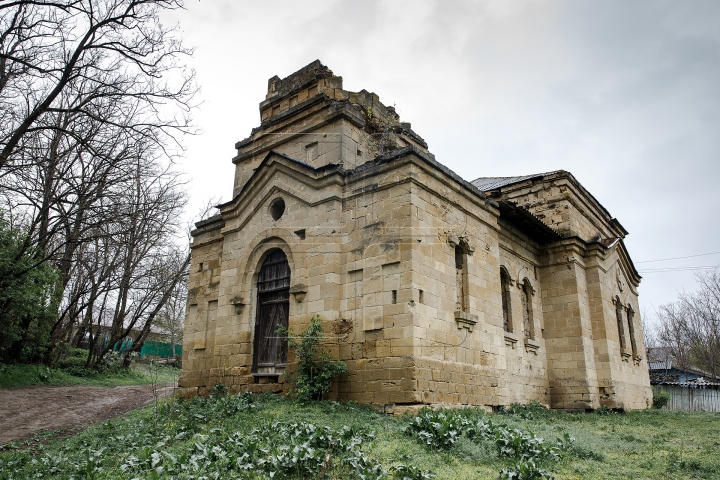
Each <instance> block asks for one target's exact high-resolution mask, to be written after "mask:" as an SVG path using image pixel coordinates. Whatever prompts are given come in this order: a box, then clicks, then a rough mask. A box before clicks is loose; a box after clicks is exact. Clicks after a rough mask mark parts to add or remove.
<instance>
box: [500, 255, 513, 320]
mask: <svg viewBox="0 0 720 480" xmlns="http://www.w3.org/2000/svg"><path fill="white" fill-rule="evenodd" d="M510 284H511V280H510V275H509V274H508V272H507V270H505V267H500V295H501V297H502V312H503V330H505V331H506V332H511V333H512V331H513V325H512V304H511V301H510Z"/></svg>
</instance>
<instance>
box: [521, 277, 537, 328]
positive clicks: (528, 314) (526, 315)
mask: <svg viewBox="0 0 720 480" xmlns="http://www.w3.org/2000/svg"><path fill="white" fill-rule="evenodd" d="M532 292H533V288H532V285H530V280H528V279H527V278H526V279H525V280H523V283H522V295H521V298H522V308H523V329H524V330H525V338H529V339H530V340H535V326H534V324H533V311H532Z"/></svg>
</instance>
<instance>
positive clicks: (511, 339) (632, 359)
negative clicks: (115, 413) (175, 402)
mask: <svg viewBox="0 0 720 480" xmlns="http://www.w3.org/2000/svg"><path fill="white" fill-rule="evenodd" d="M260 119H261V123H260V126H259V127H257V128H254V129H253V130H252V132H251V134H250V136H249V137H248V138H246V139H245V140H242V141H239V142H237V143H236V144H235V148H236V149H237V155H236V156H235V157H234V158H233V160H232V161H233V163H234V164H235V181H234V189H233V197H232V200H230V201H229V202H227V203H224V204H222V205H219V206H218V210H219V213H218V214H217V215H214V216H212V217H210V218H207V219H206V220H203V221H201V222H198V223H197V224H196V229H195V230H194V231H193V241H192V262H191V267H190V278H189V292H188V306H187V316H186V322H185V333H184V340H183V341H184V345H183V362H182V365H183V367H182V368H183V370H182V374H181V376H180V380H179V385H180V387H179V388H180V391H181V392H182V393H183V394H185V395H196V394H199V395H204V394H207V393H209V391H210V390H211V389H212V388H213V386H215V385H216V384H218V383H222V384H224V385H226V386H228V387H229V388H230V390H231V391H233V392H237V391H251V392H267V391H269V392H283V391H287V389H288V384H287V382H286V381H285V378H284V377H283V373H284V372H285V370H286V369H287V368H290V369H292V362H293V358H292V352H288V347H287V341H286V339H285V338H283V337H282V336H280V335H278V333H277V327H278V326H280V325H282V326H286V327H289V328H290V329H292V330H293V331H294V332H301V331H303V330H304V329H305V328H307V326H308V325H309V323H310V319H311V318H312V317H314V316H319V317H320V319H321V321H322V325H323V327H324V331H325V338H324V339H323V347H324V348H325V349H326V350H327V351H329V352H330V353H332V354H333V355H335V356H336V357H338V358H340V359H341V360H343V361H344V362H346V364H347V366H348V372H347V373H346V374H343V375H341V376H339V378H338V379H337V381H336V382H335V383H334V384H333V386H332V389H331V392H330V393H329V397H330V398H336V399H339V400H343V401H347V400H353V401H356V402H361V403H368V404H373V405H375V406H376V407H377V408H380V409H382V410H384V411H386V412H388V413H395V414H398V413H401V412H404V411H413V410H414V409H417V408H419V407H420V406H422V405H438V404H441V405H448V406H450V405H453V406H458V405H477V406H481V407H485V408H492V407H497V406H501V405H509V404H511V403H528V402H530V401H533V400H536V401H538V402H541V403H543V404H545V405H547V406H549V407H551V408H555V409H565V410H572V411H585V410H592V409H596V408H598V407H600V406H601V405H604V406H607V407H609V408H617V409H626V410H627V409H640V408H646V407H647V406H648V405H649V404H651V403H652V392H651V389H650V380H649V376H648V365H647V360H646V359H645V358H644V352H645V349H644V345H643V335H642V323H641V319H640V315H639V313H638V312H639V307H638V292H637V287H638V285H639V283H640V276H639V275H638V273H637V270H636V269H635V267H634V266H633V262H632V260H631V258H630V255H629V253H628V251H627V249H626V248H625V244H624V242H623V239H624V238H625V236H626V235H627V234H628V232H627V231H626V230H625V229H624V228H623V226H622V225H621V224H620V222H619V221H618V220H617V219H616V218H614V217H613V216H612V215H611V214H610V213H609V212H608V211H607V210H606V209H605V208H604V207H603V206H602V205H601V204H600V202H598V200H597V199H595V197H593V196H592V195H591V194H590V193H589V192H588V191H587V190H586V189H585V188H583V186H582V185H581V184H580V183H579V182H578V181H577V180H576V179H575V177H573V175H572V174H570V173H569V172H567V171H564V170H557V171H554V172H546V173H537V174H533V175H525V176H520V177H493V178H486V177H481V178H478V179H475V180H472V181H467V180H464V179H462V178H460V177H459V176H458V175H457V174H455V173H454V172H453V171H451V170H450V169H448V168H447V167H445V166H444V165H442V164H441V163H440V162H438V161H437V160H436V159H435V156H434V155H433V154H432V153H430V151H429V150H428V146H427V144H426V143H425V141H424V140H423V139H422V137H420V136H419V135H418V134H417V133H415V132H414V131H413V130H412V128H411V125H410V123H406V122H402V121H401V120H400V118H399V116H398V114H397V113H396V111H395V109H394V108H393V107H389V106H385V105H383V103H381V102H380V99H379V98H378V96H377V95H376V94H374V93H370V92H367V91H365V90H361V91H360V92H350V91H346V90H343V88H342V77H339V76H336V75H334V74H333V72H332V71H331V70H330V69H328V68H327V67H326V66H324V65H322V64H321V63H320V62H319V61H315V62H313V63H311V64H309V65H307V66H306V67H304V68H302V69H301V70H299V71H297V72H295V73H293V74H292V75H290V76H288V77H285V78H282V79H281V78H278V77H277V76H275V77H272V78H271V79H270V80H269V81H268V91H267V96H266V98H265V100H264V101H262V102H261V103H260ZM478 173H481V172H478Z"/></svg>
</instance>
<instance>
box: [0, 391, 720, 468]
mask: <svg viewBox="0 0 720 480" xmlns="http://www.w3.org/2000/svg"><path fill="white" fill-rule="evenodd" d="M458 415H460V417H461V418H464V419H466V420H467V421H468V422H477V421H482V422H487V420H488V419H490V420H491V421H492V422H493V423H494V424H496V425H503V426H504V428H507V429H513V428H516V429H519V430H522V431H523V432H526V433H527V432H532V433H533V434H534V435H535V436H536V437H543V438H544V439H545V440H544V442H546V443H547V444H548V445H549V444H551V443H552V444H553V445H554V442H555V439H557V438H561V437H563V436H565V434H569V435H570V436H572V437H574V439H575V440H574V442H572V444H571V445H570V446H569V448H567V449H566V450H565V451H564V452H563V453H561V455H560V459H559V461H548V462H544V463H541V465H540V466H541V467H542V468H543V469H545V470H548V471H550V472H552V474H553V475H554V476H555V478H556V479H581V478H583V479H584V478H590V479H595V478H618V479H620V478H623V479H627V478H631V479H633V480H639V479H658V478H663V479H685V478H698V479H715V478H720V455H719V454H720V438H718V435H717V433H718V431H720V414H712V413H687V412H668V411H657V410H648V411H642V412H632V413H628V414H617V413H608V412H601V413H593V414H566V413H555V412H549V411H545V410H542V409H537V408H534V409H522V408H520V409H514V411H513V412H511V413H510V414H496V415H484V414H483V413H482V412H480V411H477V410H466V411H463V412H461V413H460V414H458ZM409 421H410V419H409V418H400V419H397V418H392V417H388V416H385V415H381V414H377V413H375V412H373V411H372V410H370V409H369V408H367V407H364V406H360V405H356V404H341V403H335V402H311V403H307V404H301V403H298V402H296V401H292V400H288V399H284V398H275V397H268V396H266V397H253V396H247V395H245V396H231V395H217V396H215V397H213V398H199V399H194V400H193V401H189V402H180V401H176V400H165V401H163V402H161V403H159V404H158V405H155V406H151V407H148V408H145V409H143V410H138V411H134V412H131V413H129V414H127V415H125V416H124V417H121V418H118V419H115V420H111V421H109V422H105V423H104V424H101V425H97V426H93V427H90V428H89V429H88V430H87V431H85V432H83V433H81V434H78V435H76V436H74V437H70V438H66V439H59V440H52V438H51V437H52V436H48V437H49V438H50V440H49V443H48V444H47V445H34V446H30V447H28V446H27V444H26V445H19V444H18V445H9V446H6V447H5V448H4V449H5V451H4V452H3V453H0V479H11V478H72V477H74V478H95V479H110V478H140V479H151V478H198V477H202V476H203V475H206V477H203V478H270V476H269V473H270V472H271V471H275V472H276V473H275V475H274V477H273V478H276V479H277V478H332V479H345V478H361V477H359V476H358V475H356V474H355V473H354V472H357V471H362V472H365V475H366V476H365V478H379V477H378V475H377V473H378V472H381V471H385V472H386V474H385V475H386V476H385V477H382V475H380V478H389V479H402V478H409V479H413V478H429V475H428V473H429V472H432V473H434V474H435V477H434V478H435V479H436V480H441V479H458V478H463V479H464V478H478V479H497V478H498V476H499V472H500V471H501V470H502V469H504V468H509V467H512V466H513V465H514V464H515V461H513V460H512V459H509V458H505V457H504V456H502V455H500V454H499V453H498V449H497V448H496V446H495V440H494V439H488V438H485V439H484V440H483V439H481V438H479V437H474V438H470V436H468V435H461V436H460V437H459V439H458V440H457V441H456V442H454V443H453V444H451V445H449V446H447V447H445V448H440V449H435V448H432V447H429V446H427V445H425V442H423V441H420V439H419V438H418V436H417V434H409V433H406V432H405V430H404V427H405V426H406V425H407V424H408V423H409ZM293 424H295V426H292V425H293ZM346 426H347V427H349V428H346V429H345V430H343V427H346ZM325 427H327V429H326V428H325ZM288 432H289V433H288ZM293 432H294V433H293ZM298 432H300V433H298ZM308 432H310V433H308ZM313 432H314V433H313ZM343 432H344V433H343ZM328 439H329V440H328ZM323 442H325V443H323ZM327 442H330V443H327ZM323 445H324V446H323ZM328 445H331V446H330V447H328ZM293 462H295V463H293ZM313 462H314V463H313ZM288 465H290V466H288ZM401 465H404V466H405V467H400V468H401V469H403V468H404V470H403V472H404V475H405V477H403V475H401V474H399V473H397V471H396V470H397V467H399V466H401ZM303 468H305V469H306V470H304V471H303V470H302V469H303ZM373 468H375V470H374V473H372V472H371V471H372V469H373ZM358 469H359V470H358ZM308 472H313V473H308ZM367 472H371V473H367ZM408 472H409V473H408ZM422 474H424V475H425V477H422V476H421V475H422Z"/></svg>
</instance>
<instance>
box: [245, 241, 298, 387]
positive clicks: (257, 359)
mask: <svg viewBox="0 0 720 480" xmlns="http://www.w3.org/2000/svg"><path fill="white" fill-rule="evenodd" d="M257 291H258V303H257V315H256V317H255V340H254V347H255V348H254V349H253V369H252V371H253V373H255V374H258V375H268V376H272V375H279V374H281V373H283V371H284V370H285V364H286V363H287V339H285V338H283V337H282V336H280V335H278V334H277V328H278V327H279V326H281V325H282V326H283V327H285V328H287V327H288V313H289V310H290V265H288V261H287V257H286V256H285V252H283V251H282V250H280V249H279V248H278V249H275V250H271V251H270V253H269V254H268V256H267V257H266V258H265V261H264V262H263V264H262V267H261V268H260V274H259V275H258V283H257Z"/></svg>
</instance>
